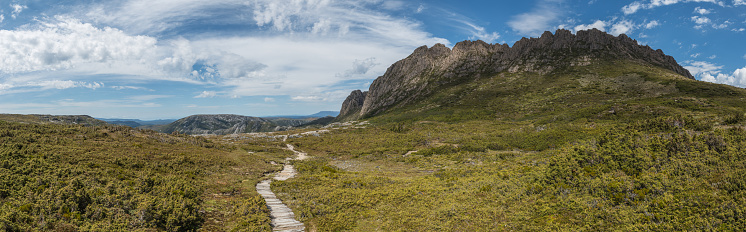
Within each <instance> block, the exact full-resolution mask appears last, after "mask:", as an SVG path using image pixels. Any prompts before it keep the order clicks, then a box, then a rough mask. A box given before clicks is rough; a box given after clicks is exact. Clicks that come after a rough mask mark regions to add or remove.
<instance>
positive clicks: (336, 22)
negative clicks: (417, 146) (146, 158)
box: [0, 0, 746, 120]
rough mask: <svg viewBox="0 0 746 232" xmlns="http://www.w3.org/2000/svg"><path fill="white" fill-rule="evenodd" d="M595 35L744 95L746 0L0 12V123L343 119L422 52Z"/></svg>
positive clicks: (325, 0)
mask: <svg viewBox="0 0 746 232" xmlns="http://www.w3.org/2000/svg"><path fill="white" fill-rule="evenodd" d="M560 28H562V29H568V30H571V31H573V32H576V31H578V30H585V29H590V28H597V29H599V30H603V31H606V32H608V33H610V34H613V35H619V34H626V35H628V36H630V37H631V38H633V39H636V40H637V41H638V42H639V43H640V44H643V45H649V46H650V47H652V48H653V49H662V50H663V51H664V52H665V53H666V54H668V55H671V56H673V57H674V58H675V59H676V60H677V61H678V62H679V64H681V65H682V66H684V67H685V68H687V69H688V70H689V71H690V72H691V73H692V74H693V75H694V76H695V77H696V78H697V79H700V80H702V81H709V82H716V83H723V84H729V85H734V86H738V87H746V44H744V43H745V42H744V41H746V0H637V1H617V0H615V1H599V0H525V1H496V0H484V1H478V0H459V1H444V0H430V1H418V0H412V1H401V0H210V1H204V0H111V1H105V0H54V1H52V0H0V113H19V114H57V115H61V114H76V115H81V114H82V115H91V116H93V117H97V118H131V119H144V120H150V119H175V118H181V117H185V116H189V115H193V114H240V115H249V116H269V115H307V114H312V113H316V112H318V111H326V110H331V111H338V110H339V108H340V107H341V104H342V102H343V101H344V99H345V97H347V95H348V94H349V93H350V92H351V91H352V90H355V89H362V90H367V89H368V87H369V85H370V83H371V82H372V81H373V80H374V79H375V78H376V77H378V76H380V75H383V73H384V72H385V71H386V69H387V68H388V67H389V66H390V65H391V64H393V63H394V62H396V61H398V60H400V59H403V58H405V57H406V56H408V55H409V54H411V52H412V51H413V50H414V49H415V48H417V47H419V46H422V45H427V46H432V45H434V44H436V43H441V44H444V45H446V46H449V47H452V46H453V45H454V44H456V43H458V42H460V41H463V40H483V41H486V42H489V43H500V44H503V43H507V44H508V45H510V46H512V45H513V43H514V42H515V41H518V40H519V39H520V38H522V37H538V36H540V35H541V33H543V32H544V31H552V32H554V31H555V30H557V29H560Z"/></svg>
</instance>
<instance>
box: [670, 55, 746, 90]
mask: <svg viewBox="0 0 746 232" xmlns="http://www.w3.org/2000/svg"><path fill="white" fill-rule="evenodd" d="M684 63H687V64H689V65H687V66H684V68H686V69H687V70H689V72H691V73H692V75H694V76H698V77H700V80H702V81H707V82H713V83H719V84H726V85H732V86H738V87H742V88H743V87H746V67H743V68H740V69H736V71H734V72H733V74H725V73H722V71H721V69H722V68H723V66H721V65H716V64H713V63H710V62H707V61H686V62H684Z"/></svg>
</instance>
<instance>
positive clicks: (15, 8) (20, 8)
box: [0, 4, 28, 21]
mask: <svg viewBox="0 0 746 232" xmlns="http://www.w3.org/2000/svg"><path fill="white" fill-rule="evenodd" d="M10 8H13V12H12V13H11V15H10V17H11V18H14V19H15V18H16V17H18V15H19V14H21V12H22V11H23V10H25V9H27V8H28V6H26V5H21V4H10ZM0 21H1V20H0Z"/></svg>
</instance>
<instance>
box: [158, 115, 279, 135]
mask: <svg viewBox="0 0 746 232" xmlns="http://www.w3.org/2000/svg"><path fill="white" fill-rule="evenodd" d="M275 127H276V125H275V124H273V123H272V122H270V121H269V120H266V119H263V118H257V117H249V116H241V115H234V114H214V115H204V114H203V115H192V116H189V117H186V118H182V119H179V120H176V121H175V122H173V123H171V124H168V125H167V126H166V127H165V129H163V131H162V132H164V133H172V132H174V131H178V132H179V133H184V134H218V135H225V134H238V133H250V132H265V131H274V129H275Z"/></svg>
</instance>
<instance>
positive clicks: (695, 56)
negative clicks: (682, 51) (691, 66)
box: [689, 53, 702, 58]
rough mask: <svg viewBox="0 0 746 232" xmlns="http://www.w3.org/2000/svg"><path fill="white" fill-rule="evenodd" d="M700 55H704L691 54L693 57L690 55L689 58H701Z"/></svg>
mask: <svg viewBox="0 0 746 232" xmlns="http://www.w3.org/2000/svg"><path fill="white" fill-rule="evenodd" d="M700 55H702V54H701V53H694V54H691V55H689V56H690V57H692V58H697V57H699V56H700Z"/></svg>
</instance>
